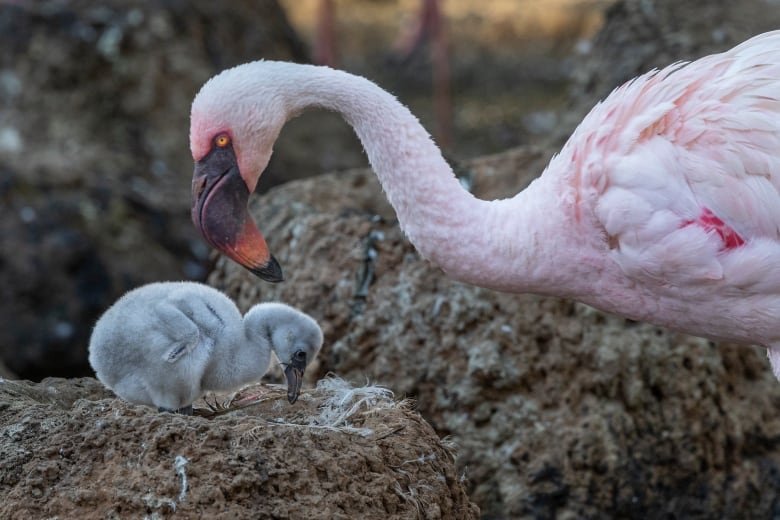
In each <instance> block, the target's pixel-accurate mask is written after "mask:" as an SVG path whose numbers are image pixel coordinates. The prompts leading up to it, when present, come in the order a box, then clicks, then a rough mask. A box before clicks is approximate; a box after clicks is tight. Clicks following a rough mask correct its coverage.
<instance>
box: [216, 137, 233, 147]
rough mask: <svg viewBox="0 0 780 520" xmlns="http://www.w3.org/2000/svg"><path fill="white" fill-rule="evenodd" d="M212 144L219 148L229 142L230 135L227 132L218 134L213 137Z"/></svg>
mask: <svg viewBox="0 0 780 520" xmlns="http://www.w3.org/2000/svg"><path fill="white" fill-rule="evenodd" d="M214 144H215V145H217V146H219V147H220V148H224V147H226V146H227V145H229V144H230V137H228V135H227V134H219V135H218V136H217V137H215V138H214Z"/></svg>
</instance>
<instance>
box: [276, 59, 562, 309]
mask: <svg viewBox="0 0 780 520" xmlns="http://www.w3.org/2000/svg"><path fill="white" fill-rule="evenodd" d="M295 67H296V71H297V72H298V74H297V76H298V77H296V78H295V79H294V80H292V81H290V82H288V83H286V84H285V87H287V90H286V91H287V93H288V94H287V96H288V97H287V99H288V102H289V103H290V106H289V113H290V114H297V113H299V112H301V111H303V110H305V109H306V108H308V107H311V106H315V107H321V108H325V109H327V110H332V111H335V112H338V113H340V114H341V115H342V117H343V118H344V119H345V120H346V121H347V122H348V123H349V124H350V125H351V126H352V127H353V128H354V130H355V133H356V134H357V135H358V137H359V138H360V141H361V143H362V144H363V147H364V149H365V151H366V153H367V155H368V159H369V162H370V163H371V166H372V168H373V170H374V172H375V173H376V175H377V177H378V178H379V182H380V184H381V185H382V188H383V189H384V191H385V194H386V195H387V198H388V200H389V201H390V204H391V205H392V206H393V208H394V209H395V211H396V214H397V215H398V221H399V223H400V226H401V229H402V230H403V231H404V232H405V233H406V235H407V236H408V238H409V240H410V241H411V242H412V244H414V246H415V247H416V248H417V250H418V251H419V252H420V253H421V254H422V256H423V257H425V258H427V259H428V260H430V261H432V262H433V263H435V264H437V265H438V266H439V267H440V268H441V269H442V270H443V271H444V272H446V273H447V275H448V276H449V277H451V278H454V279H456V280H458V281H461V282H465V283H469V284H473V285H478V286H482V287H488V288H493V289H498V290H505V291H528V292H536V293H548V294H555V293H558V292H559V291H557V290H555V283H553V284H552V285H551V281H552V282H554V279H555V278H556V276H557V275H556V273H555V272H553V271H552V270H551V269H552V268H553V267H555V266H556V265H557V262H554V261H552V262H551V260H550V258H549V256H550V255H551V254H553V253H554V252H553V251H550V250H549V248H548V245H550V246H552V247H554V246H555V244H556V241H555V240H547V239H546V237H543V236H540V235H542V234H544V233H545V232H546V230H548V229H550V230H553V229H554V226H556V225H557V224H558V223H557V221H556V218H555V216H556V214H557V213H559V211H558V208H556V207H553V206H556V205H557V204H558V201H557V200H555V199H554V198H551V197H550V196H549V193H548V192H549V191H550V190H544V189H540V186H541V184H543V183H540V180H539V181H537V182H536V183H535V185H532V186H530V187H529V188H528V189H527V190H525V191H524V192H522V193H519V194H518V195H517V196H515V197H514V198H512V199H506V200H498V201H484V200H480V199H477V198H475V197H474V196H473V195H472V194H471V193H469V192H468V191H467V190H465V189H464V188H463V187H462V186H461V184H460V182H459V181H458V179H457V178H456V177H455V175H454V173H453V171H452V169H451V168H450V166H449V165H448V164H447V162H446V161H445V160H444V158H443V157H442V154H441V151H440V150H439V148H438V147H437V146H436V145H435V144H434V142H433V140H432V139H431V137H430V135H429V134H428V132H427V131H426V130H425V129H424V128H423V127H422V125H421V124H420V123H419V121H418V120H417V118H416V117H415V116H414V115H413V114H412V113H411V112H410V111H409V110H408V109H407V108H406V107H405V106H403V105H402V104H401V103H400V102H399V101H398V100H397V99H396V98H395V97H394V96H392V95H391V94H389V93H388V92H386V91H384V90H382V89H381V88H379V87H378V86H376V85H375V84H374V83H372V82H370V81H368V80H366V79H365V78H361V77H358V76H354V75H351V74H348V73H345V72H341V71H336V70H333V69H329V68H327V67H313V66H295ZM548 188H549V187H548ZM556 212H557V213H556ZM546 257H547V258H546Z"/></svg>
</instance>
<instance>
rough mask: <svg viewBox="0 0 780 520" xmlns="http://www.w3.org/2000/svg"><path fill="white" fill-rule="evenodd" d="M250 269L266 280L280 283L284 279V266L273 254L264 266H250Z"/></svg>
mask: <svg viewBox="0 0 780 520" xmlns="http://www.w3.org/2000/svg"><path fill="white" fill-rule="evenodd" d="M249 270H250V271H252V273H253V274H255V275H257V276H259V277H260V278H261V279H263V280H265V281H266V282H271V283H279V282H283V281H284V274H283V273H282V266H281V265H279V262H278V261H277V260H276V258H274V257H273V255H271V259H270V260H268V263H266V264H265V265H264V266H262V267H257V268H250V269H249Z"/></svg>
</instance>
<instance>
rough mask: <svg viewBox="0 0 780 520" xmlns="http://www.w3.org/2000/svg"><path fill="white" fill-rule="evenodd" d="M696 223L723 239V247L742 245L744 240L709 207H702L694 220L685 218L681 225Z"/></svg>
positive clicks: (732, 247) (731, 247) (730, 247)
mask: <svg viewBox="0 0 780 520" xmlns="http://www.w3.org/2000/svg"><path fill="white" fill-rule="evenodd" d="M692 224H696V225H698V226H701V227H703V228H704V229H705V230H706V231H714V232H716V233H717V234H718V236H719V237H720V239H721V240H722V241H723V249H735V248H737V247H739V246H741V245H744V243H745V240H744V239H743V238H742V237H741V236H739V234H738V233H737V232H736V231H734V229H733V228H731V227H730V226H728V225H727V224H726V223H725V222H723V221H722V220H721V219H720V218H718V216H717V215H715V214H714V213H713V212H712V211H710V209H709V208H703V209H702V211H701V214H700V215H699V218H697V219H696V220H686V221H685V222H684V223H683V225H682V227H685V226H690V225H692Z"/></svg>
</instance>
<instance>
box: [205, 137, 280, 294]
mask: <svg viewBox="0 0 780 520" xmlns="http://www.w3.org/2000/svg"><path fill="white" fill-rule="evenodd" d="M249 195H250V193H249V189H248V188H247V185H246V183H245V182H244V179H243V178H242V177H241V172H240V171H239V169H238V162H237V161H236V156H235V153H234V152H233V149H232V147H226V148H215V149H214V150H212V151H211V152H210V153H209V154H208V155H207V156H206V157H204V158H203V159H201V160H200V161H198V162H197V163H196V164H195V170H194V172H193V175H192V222H193V223H194V224H195V227H196V228H197V229H198V231H200V233H201V235H202V236H203V238H204V239H205V240H206V242H208V243H209V244H211V245H212V246H213V247H215V248H216V249H218V250H219V251H221V252H222V253H224V254H225V255H227V256H228V257H230V258H231V259H233V260H234V261H236V262H238V263H239V264H241V265H242V266H244V267H246V268H247V269H249V270H250V271H251V272H252V273H254V274H255V275H257V276H259V277H260V278H262V279H263V280H265V281H267V282H281V281H282V280H283V279H284V277H283V275H282V268H281V267H280V266H279V262H277V261H276V259H275V258H274V257H273V256H272V255H271V253H270V251H269V250H268V244H267V243H266V241H265V238H264V237H263V235H262V234H261V233H260V231H259V230H258V229H257V226H256V225H255V223H254V221H253V220H252V217H251V216H250V215H249V212H248V210H247V202H248V201H249Z"/></svg>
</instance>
